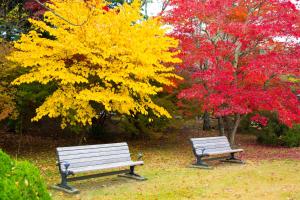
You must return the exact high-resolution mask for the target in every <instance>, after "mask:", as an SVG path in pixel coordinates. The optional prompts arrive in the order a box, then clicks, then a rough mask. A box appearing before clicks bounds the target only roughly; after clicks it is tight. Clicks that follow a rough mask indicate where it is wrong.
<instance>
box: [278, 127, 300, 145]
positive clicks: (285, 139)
mask: <svg viewBox="0 0 300 200" xmlns="http://www.w3.org/2000/svg"><path fill="white" fill-rule="evenodd" d="M282 143H283V145H284V146H287V147H299V146H300V124H298V125H296V126H294V127H293V128H292V129H289V130H288V131H287V132H286V133H285V134H284V135H283V136H282Z"/></svg>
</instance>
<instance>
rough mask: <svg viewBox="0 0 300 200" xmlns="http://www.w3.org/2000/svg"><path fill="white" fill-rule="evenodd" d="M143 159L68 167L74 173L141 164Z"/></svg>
mask: <svg viewBox="0 0 300 200" xmlns="http://www.w3.org/2000/svg"><path fill="white" fill-rule="evenodd" d="M143 164H144V162H143V161H135V162H134V161H128V162H119V163H111V164H105V165H95V166H87V167H78V168H75V169H72V168H71V167H70V168H69V170H70V171H72V172H74V173H81V172H91V171H96V170H105V169H113V168H119V167H128V166H138V165H143Z"/></svg>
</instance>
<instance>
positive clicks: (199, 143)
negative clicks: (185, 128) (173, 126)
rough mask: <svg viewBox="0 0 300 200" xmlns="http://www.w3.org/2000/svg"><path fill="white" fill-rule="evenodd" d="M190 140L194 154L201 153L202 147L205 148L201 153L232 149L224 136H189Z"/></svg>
mask: <svg viewBox="0 0 300 200" xmlns="http://www.w3.org/2000/svg"><path fill="white" fill-rule="evenodd" d="M191 142H192V145H193V148H194V153H195V154H196V155H201V154H202V150H203V148H204V149H205V150H204V152H203V153H213V152H220V151H230V150H232V149H231V147H230V144H229V142H228V139H227V137H226V136H219V137H204V138H191Z"/></svg>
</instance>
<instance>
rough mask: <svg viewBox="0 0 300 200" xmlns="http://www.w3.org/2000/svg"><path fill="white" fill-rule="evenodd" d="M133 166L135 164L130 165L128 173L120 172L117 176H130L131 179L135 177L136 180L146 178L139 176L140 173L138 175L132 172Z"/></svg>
mask: <svg viewBox="0 0 300 200" xmlns="http://www.w3.org/2000/svg"><path fill="white" fill-rule="evenodd" d="M134 167H135V166H130V169H129V173H126V174H120V175H119V176H121V177H125V178H132V179H136V180H139V181H143V180H146V178H145V177H143V176H140V175H138V174H136V173H135V172H134Z"/></svg>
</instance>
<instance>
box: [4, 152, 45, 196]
mask: <svg viewBox="0 0 300 200" xmlns="http://www.w3.org/2000/svg"><path fill="white" fill-rule="evenodd" d="M0 162H1V165H0V191H1V192H0V199H1V200H12V199H13V200H23V199H24V200H27V199H30V200H37V199H39V200H48V199H51V198H50V195H49V193H48V191H47V189H46V185H45V182H44V180H43V179H42V177H41V176H40V173H39V170H38V169H37V168H36V167H35V166H34V165H32V164H31V163H29V162H27V161H20V162H17V161H14V160H12V159H11V158H10V157H9V156H8V155H7V154H5V153H4V152H3V151H1V150H0Z"/></svg>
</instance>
